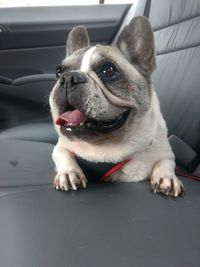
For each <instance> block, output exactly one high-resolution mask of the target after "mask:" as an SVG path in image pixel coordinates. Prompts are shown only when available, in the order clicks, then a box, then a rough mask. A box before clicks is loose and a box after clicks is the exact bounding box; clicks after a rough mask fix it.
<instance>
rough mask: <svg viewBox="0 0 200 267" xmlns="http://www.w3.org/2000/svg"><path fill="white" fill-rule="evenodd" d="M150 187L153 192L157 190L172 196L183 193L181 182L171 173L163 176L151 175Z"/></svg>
mask: <svg viewBox="0 0 200 267" xmlns="http://www.w3.org/2000/svg"><path fill="white" fill-rule="evenodd" d="M151 187H152V189H153V192H154V194H156V193H157V192H162V193H164V194H165V195H171V196H174V197H178V196H179V195H183V194H184V187H183V184H182V182H181V181H180V180H179V179H178V178H177V177H176V176H175V175H173V176H172V177H170V176H163V177H156V176H152V177H151Z"/></svg>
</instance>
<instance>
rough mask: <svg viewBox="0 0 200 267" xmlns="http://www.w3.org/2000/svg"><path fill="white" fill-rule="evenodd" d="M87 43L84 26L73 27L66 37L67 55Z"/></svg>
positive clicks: (88, 42) (87, 37) (85, 45)
mask: <svg viewBox="0 0 200 267" xmlns="http://www.w3.org/2000/svg"><path fill="white" fill-rule="evenodd" d="M89 45H90V40H89V36H88V32H87V29H86V28H85V26H78V27H75V28H73V29H72V30H71V32H70V33H69V35H68V38H67V56H69V55H71V54H72V53H73V52H75V51H76V50H78V49H81V48H83V47H87V46H89Z"/></svg>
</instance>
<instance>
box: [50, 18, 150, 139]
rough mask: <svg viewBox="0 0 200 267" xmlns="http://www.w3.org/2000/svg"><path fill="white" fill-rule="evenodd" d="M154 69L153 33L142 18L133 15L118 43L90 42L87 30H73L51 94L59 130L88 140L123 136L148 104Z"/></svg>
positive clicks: (68, 136)
mask: <svg viewBox="0 0 200 267" xmlns="http://www.w3.org/2000/svg"><path fill="white" fill-rule="evenodd" d="M154 69H155V55H154V39H153V32H152V29H151V26H150V23H149V21H148V20H147V19H146V18H144V17H135V18H133V19H132V21H131V22H130V24H129V25H128V26H126V27H125V28H124V29H123V31H122V32H121V34H120V35H119V37H118V40H117V43H116V47H113V46H106V45H96V46H90V42H89V37H88V33H87V30H86V28H85V27H84V26H79V27H76V28H74V29H73V30H72V31H71V32H70V34H69V36H68V39H67V56H66V58H65V59H64V60H63V62H62V64H61V65H60V66H59V67H58V68H57V73H56V74H57V82H56V84H55V86H54V88H53V90H52V92H51V95H50V106H51V111H52V116H53V120H54V123H55V124H56V128H57V130H58V132H59V134H61V135H64V136H65V137H67V138H68V139H70V140H71V141H74V140H76V141H77V140H82V141H86V142H90V141H94V140H96V139H98V138H101V139H102V138H104V137H105V138H106V136H107V135H112V134H115V135H116V134H118V133H119V134H123V129H124V128H125V127H126V125H127V124H131V123H133V120H134V118H135V117H137V118H139V117H141V116H143V114H145V112H146V111H147V110H148V109H149V107H150V102H151V80H150V75H151V73H152V71H153V70H154Z"/></svg>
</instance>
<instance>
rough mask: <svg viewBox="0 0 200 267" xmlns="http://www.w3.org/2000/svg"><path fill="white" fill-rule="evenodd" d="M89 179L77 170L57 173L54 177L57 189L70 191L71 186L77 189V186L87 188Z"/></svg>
mask: <svg viewBox="0 0 200 267" xmlns="http://www.w3.org/2000/svg"><path fill="white" fill-rule="evenodd" d="M86 184H87V179H86V177H85V176H84V174H82V173H78V172H76V171H73V172H70V173H57V175H56V177H55V179H54V186H55V188H56V189H60V190H65V191H68V190H69V189H70V188H72V189H73V190H77V187H80V186H81V187H83V188H85V187H86Z"/></svg>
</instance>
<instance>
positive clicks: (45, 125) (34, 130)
mask: <svg viewBox="0 0 200 267" xmlns="http://www.w3.org/2000/svg"><path fill="white" fill-rule="evenodd" d="M2 139H3V140H4V139H18V140H27V141H28V140H29V141H38V142H44V143H52V144H55V143H56V141H57V139H58V137H57V134H56V132H55V130H54V127H53V123H52V122H40V123H36V122H35V123H27V124H24V125H19V126H16V127H13V128H9V129H7V130H4V131H3V132H2V133H1V134H0V140H2Z"/></svg>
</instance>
